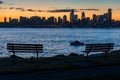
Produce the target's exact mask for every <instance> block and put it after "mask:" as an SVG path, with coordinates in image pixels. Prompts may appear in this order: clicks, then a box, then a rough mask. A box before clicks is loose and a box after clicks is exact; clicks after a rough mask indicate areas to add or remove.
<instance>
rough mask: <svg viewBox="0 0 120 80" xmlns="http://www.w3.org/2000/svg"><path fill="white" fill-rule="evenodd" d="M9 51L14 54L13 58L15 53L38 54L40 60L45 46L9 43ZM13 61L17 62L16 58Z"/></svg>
mask: <svg viewBox="0 0 120 80" xmlns="http://www.w3.org/2000/svg"><path fill="white" fill-rule="evenodd" d="M7 50H8V52H12V53H13V56H15V53H36V54H37V60H38V54H39V53H42V52H43V44H13V43H8V44H7ZM13 60H14V62H15V57H13Z"/></svg>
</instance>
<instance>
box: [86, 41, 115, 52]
mask: <svg viewBox="0 0 120 80" xmlns="http://www.w3.org/2000/svg"><path fill="white" fill-rule="evenodd" d="M113 48H114V43H107V44H86V47H85V51H86V52H98V51H102V52H108V51H110V50H111V49H113Z"/></svg>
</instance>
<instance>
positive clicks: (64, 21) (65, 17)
mask: <svg viewBox="0 0 120 80" xmlns="http://www.w3.org/2000/svg"><path fill="white" fill-rule="evenodd" d="M66 22H67V16H66V15H64V16H63V23H66Z"/></svg>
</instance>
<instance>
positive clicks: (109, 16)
mask: <svg viewBox="0 0 120 80" xmlns="http://www.w3.org/2000/svg"><path fill="white" fill-rule="evenodd" d="M107 20H110V21H111V20H112V9H111V8H109V9H108V13H107Z"/></svg>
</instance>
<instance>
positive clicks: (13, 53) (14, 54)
mask: <svg viewBox="0 0 120 80" xmlns="http://www.w3.org/2000/svg"><path fill="white" fill-rule="evenodd" d="M15 62H16V61H15V52H13V63H14V64H15Z"/></svg>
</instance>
